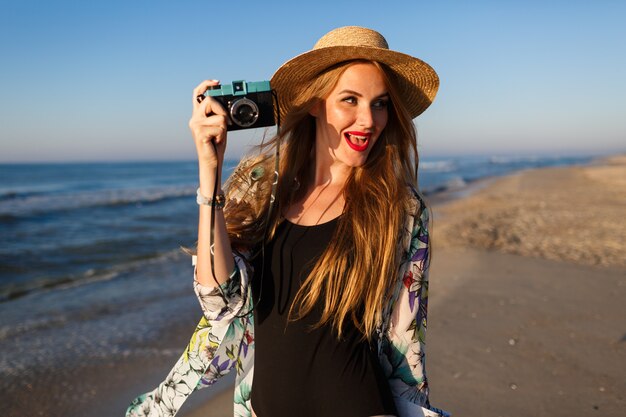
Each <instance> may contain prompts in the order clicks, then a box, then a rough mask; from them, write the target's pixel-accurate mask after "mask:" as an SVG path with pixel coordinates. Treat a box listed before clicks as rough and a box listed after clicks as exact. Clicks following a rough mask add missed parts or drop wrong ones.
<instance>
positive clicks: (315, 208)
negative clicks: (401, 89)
mask: <svg viewBox="0 0 626 417" xmlns="http://www.w3.org/2000/svg"><path fill="white" fill-rule="evenodd" d="M388 104H389V95H388V92H387V86H386V84H385V81H384V80H383V77H382V75H381V73H380V71H379V69H378V68H377V67H376V66H374V65H373V64H367V63H359V64H354V65H352V66H350V67H348V68H347V69H346V70H345V71H344V73H343V74H342V75H341V77H340V78H339V80H338V82H337V85H336V86H335V88H334V89H333V90H332V91H331V92H330V94H329V96H328V97H327V98H326V100H324V101H322V102H320V103H319V104H318V105H317V106H315V107H314V108H313V109H312V110H311V115H312V116H313V117H315V120H316V138H315V165H313V166H312V169H313V170H314V173H313V178H314V180H313V184H311V186H310V187H309V189H308V190H307V193H306V195H305V196H304V198H303V199H302V200H301V201H298V202H295V203H294V204H292V205H291V206H290V207H289V208H287V210H286V211H285V213H284V215H285V218H287V219H288V220H290V221H292V222H294V223H298V224H302V225H312V224H319V223H323V222H326V221H328V220H330V219H333V218H335V217H337V216H339V215H340V214H341V213H342V212H343V208H344V204H345V201H344V198H343V194H342V191H343V186H344V184H345V182H346V179H347V178H348V175H349V174H350V171H351V170H352V169H353V168H354V167H358V166H362V165H363V164H365V162H366V161H367V157H368V155H369V154H370V152H371V150H372V147H373V146H374V145H375V144H376V141H377V140H378V138H379V137H380V134H381V133H382V131H383V129H384V128H385V126H386V125H387V119H388V111H387V106H388Z"/></svg>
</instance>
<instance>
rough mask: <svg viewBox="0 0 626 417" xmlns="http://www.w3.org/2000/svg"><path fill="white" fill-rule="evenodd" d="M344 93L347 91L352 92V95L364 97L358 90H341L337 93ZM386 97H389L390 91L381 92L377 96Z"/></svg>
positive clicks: (347, 92)
mask: <svg viewBox="0 0 626 417" xmlns="http://www.w3.org/2000/svg"><path fill="white" fill-rule="evenodd" d="M344 93H346V94H352V95H355V96H357V97H363V94H361V93H358V92H356V91H354V90H341V91H340V92H339V93H337V94H344ZM384 97H386V98H389V93H383V94H381V95H379V96H377V97H376V98H384Z"/></svg>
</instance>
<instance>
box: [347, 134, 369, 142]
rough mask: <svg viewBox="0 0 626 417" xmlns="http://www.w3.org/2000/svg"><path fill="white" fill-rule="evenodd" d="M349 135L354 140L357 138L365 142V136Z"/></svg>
mask: <svg viewBox="0 0 626 417" xmlns="http://www.w3.org/2000/svg"><path fill="white" fill-rule="evenodd" d="M350 137H351V138H353V139H355V140H358V141H359V142H365V141H366V140H367V136H356V135H350Z"/></svg>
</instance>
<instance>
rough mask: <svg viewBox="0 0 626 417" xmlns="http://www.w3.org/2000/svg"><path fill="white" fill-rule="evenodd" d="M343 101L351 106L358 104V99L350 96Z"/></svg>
mask: <svg viewBox="0 0 626 417" xmlns="http://www.w3.org/2000/svg"><path fill="white" fill-rule="evenodd" d="M341 101H344V102H346V103H349V104H356V97H354V96H348V97H345V98H343V99H342V100H341Z"/></svg>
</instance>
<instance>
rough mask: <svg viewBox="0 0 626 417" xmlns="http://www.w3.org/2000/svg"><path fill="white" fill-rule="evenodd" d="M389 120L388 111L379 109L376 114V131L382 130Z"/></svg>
mask: <svg viewBox="0 0 626 417" xmlns="http://www.w3.org/2000/svg"><path fill="white" fill-rule="evenodd" d="M388 121H389V113H388V112H387V111H381V112H380V113H378V114H377V115H376V122H375V124H376V128H377V130H378V133H380V132H382V131H383V129H384V128H385V126H387V122H388Z"/></svg>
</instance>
